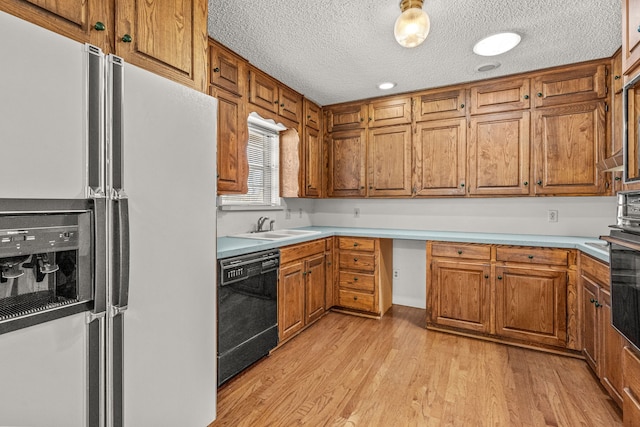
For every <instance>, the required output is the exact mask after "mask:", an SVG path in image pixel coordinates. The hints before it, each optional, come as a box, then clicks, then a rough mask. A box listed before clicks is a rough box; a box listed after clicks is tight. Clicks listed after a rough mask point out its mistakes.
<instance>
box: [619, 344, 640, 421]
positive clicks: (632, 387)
mask: <svg viewBox="0 0 640 427" xmlns="http://www.w3.org/2000/svg"><path fill="white" fill-rule="evenodd" d="M622 369H623V370H624V381H623V389H622V393H623V396H622V400H623V405H622V412H623V414H624V415H623V417H622V421H623V423H624V427H637V426H639V425H640V358H639V357H638V353H637V351H636V350H635V349H632V348H631V347H625V348H624V350H623V352H622Z"/></svg>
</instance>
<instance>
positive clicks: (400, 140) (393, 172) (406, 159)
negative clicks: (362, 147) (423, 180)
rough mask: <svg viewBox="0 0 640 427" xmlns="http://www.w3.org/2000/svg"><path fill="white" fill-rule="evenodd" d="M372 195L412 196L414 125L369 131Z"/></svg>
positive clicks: (370, 186) (370, 189) (370, 191)
mask: <svg viewBox="0 0 640 427" xmlns="http://www.w3.org/2000/svg"><path fill="white" fill-rule="evenodd" d="M367 159H368V162H367V163H368V169H369V180H368V182H369V191H368V195H369V196H374V197H377V196H410V195H411V125H399V126H387V127H384V128H375V129H371V130H369V141H368V155H367Z"/></svg>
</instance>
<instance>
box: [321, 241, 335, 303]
mask: <svg viewBox="0 0 640 427" xmlns="http://www.w3.org/2000/svg"><path fill="white" fill-rule="evenodd" d="M335 240H336V238H334V237H328V238H326V239H325V247H324V257H325V268H326V270H325V279H326V281H325V290H324V301H325V303H324V306H325V308H326V309H327V310H329V309H330V308H331V307H333V306H334V305H336V294H337V286H336V283H337V282H336V272H337V271H338V270H337V268H336V267H335V266H336V261H335V258H336V256H335V255H336V251H335V249H334V245H335Z"/></svg>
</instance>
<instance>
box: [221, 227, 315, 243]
mask: <svg viewBox="0 0 640 427" xmlns="http://www.w3.org/2000/svg"><path fill="white" fill-rule="evenodd" d="M314 234H320V232H319V231H315V230H297V229H286V228H285V229H282V230H273V231H261V232H259V233H257V232H253V233H242V234H234V235H233V236H229V237H239V238H241V239H257V240H285V239H294V238H296V237H304V236H312V235H314Z"/></svg>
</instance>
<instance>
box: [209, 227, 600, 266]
mask: <svg viewBox="0 0 640 427" xmlns="http://www.w3.org/2000/svg"><path fill="white" fill-rule="evenodd" d="M300 229H301V230H314V231H319V233H317V234H313V235H308V236H303V237H295V238H290V239H286V240H280V241H270V240H259V239H245V238H239V237H233V236H224V237H219V238H218V239H217V242H218V245H217V256H218V259H222V258H228V257H233V256H239V255H245V254H249V253H252V252H258V251H262V250H268V249H274V248H282V247H285V246H289V245H294V244H298V243H303V242H308V241H311V240H317V239H322V238H325V237H331V236H354V237H378V238H382V239H395V240H422V241H425V242H426V241H427V240H434V241H442V242H445V241H446V242H463V243H486V244H498V245H517V246H539V247H554V248H569V249H579V250H580V251H582V252H584V253H586V254H587V255H590V256H592V257H594V258H597V259H599V260H601V261H605V262H607V263H608V262H609V252H608V251H607V250H604V249H598V248H594V247H592V246H588V245H586V243H603V242H602V240H599V239H597V238H594V237H580V236H550V235H541V234H502V233H477V232H460V231H430V230H400V229H386V228H357V227H324V226H312V227H300Z"/></svg>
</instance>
